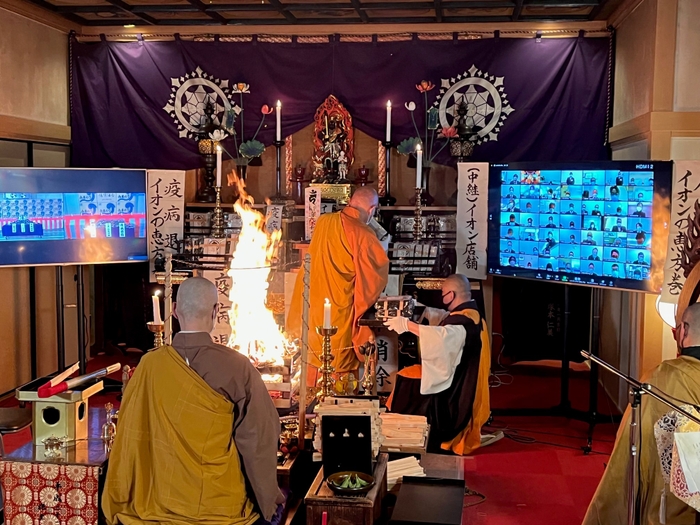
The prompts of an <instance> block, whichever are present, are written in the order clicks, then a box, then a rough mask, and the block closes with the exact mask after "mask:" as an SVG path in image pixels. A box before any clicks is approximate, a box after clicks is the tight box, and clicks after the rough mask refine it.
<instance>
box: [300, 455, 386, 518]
mask: <svg viewBox="0 0 700 525" xmlns="http://www.w3.org/2000/svg"><path fill="white" fill-rule="evenodd" d="M387 459H388V455H387V454H380V455H379V460H378V461H377V465H376V466H375V468H374V480H375V485H374V487H372V490H370V491H369V492H368V493H367V494H365V495H364V496H336V495H335V494H333V492H332V491H331V489H329V488H328V485H326V480H325V476H324V475H323V469H321V470H320V471H319V472H318V475H317V476H316V479H315V480H314V482H313V484H312V485H311V488H310V489H309V492H307V494H306V498H305V499H304V503H305V504H306V525H319V524H320V523H321V519H322V516H323V513H324V512H327V513H328V525H373V523H374V522H375V521H376V520H377V519H379V517H380V516H381V513H382V500H383V499H384V497H385V496H386V492H387V491H386V464H387Z"/></svg>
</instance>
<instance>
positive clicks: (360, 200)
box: [348, 186, 379, 223]
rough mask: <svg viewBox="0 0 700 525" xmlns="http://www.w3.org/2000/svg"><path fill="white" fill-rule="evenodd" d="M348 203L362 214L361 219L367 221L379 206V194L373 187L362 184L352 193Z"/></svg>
mask: <svg viewBox="0 0 700 525" xmlns="http://www.w3.org/2000/svg"><path fill="white" fill-rule="evenodd" d="M348 205H349V206H350V207H352V208H355V209H356V210H360V212H361V214H362V215H363V216H362V220H363V221H364V222H365V223H367V222H369V220H370V218H371V217H372V215H374V210H376V209H377V206H379V195H378V194H377V191H376V190H375V189H374V188H370V187H369V186H362V187H361V188H358V189H357V190H355V193H353V194H352V197H351V198H350V202H349V203H348Z"/></svg>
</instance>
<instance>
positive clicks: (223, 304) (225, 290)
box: [202, 270, 231, 345]
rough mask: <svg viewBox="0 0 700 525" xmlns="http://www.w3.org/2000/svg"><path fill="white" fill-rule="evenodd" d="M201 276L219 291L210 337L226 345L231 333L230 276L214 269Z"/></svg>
mask: <svg viewBox="0 0 700 525" xmlns="http://www.w3.org/2000/svg"><path fill="white" fill-rule="evenodd" d="M202 276H203V277H204V278H205V279H207V280H209V281H211V282H212V283H214V285H215V286H216V290H217V291H218V292H219V295H218V297H219V300H218V309H217V312H216V322H215V323H214V329H213V330H212V331H211V339H212V341H214V342H215V343H217V344H220V345H226V344H228V339H229V336H230V335H231V324H230V323H229V317H228V312H229V310H230V309H231V301H230V300H229V298H228V294H229V291H230V290H231V278H230V277H229V276H228V275H226V272H223V271H216V270H206V271H205V272H204V273H203V275H202Z"/></svg>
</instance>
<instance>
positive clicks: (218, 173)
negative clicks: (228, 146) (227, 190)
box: [216, 144, 221, 188]
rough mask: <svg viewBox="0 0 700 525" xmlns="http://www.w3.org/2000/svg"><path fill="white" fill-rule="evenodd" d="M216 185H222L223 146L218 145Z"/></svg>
mask: <svg viewBox="0 0 700 525" xmlns="http://www.w3.org/2000/svg"><path fill="white" fill-rule="evenodd" d="M216 185H217V186H218V187H219V188H220V187H221V146H219V145H218V144H217V145H216Z"/></svg>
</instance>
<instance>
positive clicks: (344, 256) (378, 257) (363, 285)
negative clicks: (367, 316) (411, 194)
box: [287, 206, 389, 380]
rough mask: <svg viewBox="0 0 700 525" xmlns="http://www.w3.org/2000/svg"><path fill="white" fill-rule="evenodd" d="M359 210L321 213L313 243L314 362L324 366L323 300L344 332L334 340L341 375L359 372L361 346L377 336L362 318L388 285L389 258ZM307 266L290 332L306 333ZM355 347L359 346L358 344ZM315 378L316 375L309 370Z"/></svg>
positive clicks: (311, 342) (311, 327) (292, 310)
mask: <svg viewBox="0 0 700 525" xmlns="http://www.w3.org/2000/svg"><path fill="white" fill-rule="evenodd" d="M358 217H359V211H358V210H356V209H354V208H351V207H349V206H348V207H346V208H345V209H343V211H341V212H337V213H329V214H325V215H321V217H319V219H318V222H317V223H316V228H315V229H314V233H313V236H312V238H311V244H310V246H309V253H310V254H311V275H310V277H311V282H310V309H309V350H310V352H309V363H310V364H311V365H312V366H313V367H316V368H318V367H319V366H320V361H319V359H318V356H320V355H321V351H322V349H321V345H322V341H321V336H319V335H318V334H317V333H316V327H317V326H321V325H323V304H324V301H325V299H326V298H328V299H329V300H330V302H331V305H332V306H331V312H332V318H331V321H332V325H333V326H337V327H338V333H337V334H336V335H335V336H333V338H332V339H331V347H332V350H333V354H334V356H335V359H334V361H333V367H334V368H335V371H336V373H345V372H350V371H355V370H357V369H358V368H359V364H360V359H359V358H358V354H357V353H356V349H357V348H358V347H359V346H360V345H362V344H364V343H366V342H367V341H368V340H369V339H370V336H371V334H372V332H371V330H370V329H369V328H368V327H366V326H365V327H360V326H358V325H357V320H358V319H359V318H360V317H361V316H362V314H364V313H365V312H366V311H367V309H368V308H369V307H370V306H372V305H373V304H374V303H375V302H376V300H377V298H379V294H381V293H382V291H383V290H384V288H385V287H386V283H387V279H388V274H389V258H388V257H387V255H386V252H385V251H384V248H383V247H382V245H381V244H380V243H379V240H377V237H376V235H375V234H374V232H373V231H372V230H371V229H370V227H369V226H367V225H366V224H364V223H363V222H361V221H360V220H359V219H358ZM303 292H304V269H303V266H302V270H301V271H300V272H299V275H298V276H297V280H296V284H295V287H294V294H293V296H292V303H291V306H290V310H289V316H288V320H287V330H288V332H289V333H290V334H291V335H292V336H294V337H300V336H301V328H302V326H301V324H302V319H301V316H302V312H303V304H302V301H303ZM353 346H354V348H353ZM309 376H310V379H311V380H312V379H313V377H314V376H315V374H311V373H310V374H309Z"/></svg>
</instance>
